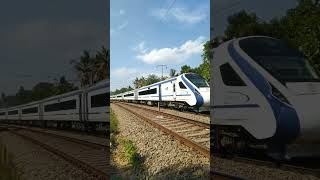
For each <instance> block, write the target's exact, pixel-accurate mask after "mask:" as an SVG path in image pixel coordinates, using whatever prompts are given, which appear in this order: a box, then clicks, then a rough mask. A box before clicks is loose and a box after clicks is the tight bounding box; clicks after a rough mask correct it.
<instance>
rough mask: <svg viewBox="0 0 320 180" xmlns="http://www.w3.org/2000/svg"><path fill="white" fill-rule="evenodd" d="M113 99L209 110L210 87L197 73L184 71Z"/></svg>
mask: <svg viewBox="0 0 320 180" xmlns="http://www.w3.org/2000/svg"><path fill="white" fill-rule="evenodd" d="M111 100H115V101H126V102H133V103H142V104H148V105H156V104H158V103H159V102H160V103H161V105H162V106H166V107H174V108H178V109H181V110H189V109H192V110H196V111H209V110H210V109H209V106H210V87H209V84H208V83H207V81H206V80H205V79H204V78H203V77H202V76H200V75H198V74H196V73H184V74H181V75H179V76H176V77H172V78H169V79H166V80H163V81H160V82H157V83H154V84H151V85H148V86H144V87H141V88H138V89H134V90H132V91H128V92H124V93H121V94H116V95H113V96H111Z"/></svg>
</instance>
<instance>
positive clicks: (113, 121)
mask: <svg viewBox="0 0 320 180" xmlns="http://www.w3.org/2000/svg"><path fill="white" fill-rule="evenodd" d="M117 133H118V119H117V117H116V115H115V114H114V112H113V111H112V109H111V108H110V143H111V145H112V146H113V147H115V146H116V145H117V144H116V143H117V142H116V137H115V136H116V134H117Z"/></svg>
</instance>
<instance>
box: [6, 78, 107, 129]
mask: <svg viewBox="0 0 320 180" xmlns="http://www.w3.org/2000/svg"><path fill="white" fill-rule="evenodd" d="M109 104H110V97H109V81H102V82H100V83H97V84H95V85H94V86H92V87H89V88H85V89H81V90H76V91H72V92H69V93H65V94H61V95H57V96H54V97H49V98H46V99H43V100H40V101H37V102H31V103H28V104H24V105H20V106H16V107H10V108H8V109H0V121H5V122H6V121H9V122H25V121H29V122H30V123H31V122H36V124H42V123H47V122H48V123H51V122H58V123H60V122H66V123H70V124H72V123H87V124H90V123H91V124H95V125H96V124H100V125H101V124H103V125H105V124H107V123H108V122H109V117H108V114H109Z"/></svg>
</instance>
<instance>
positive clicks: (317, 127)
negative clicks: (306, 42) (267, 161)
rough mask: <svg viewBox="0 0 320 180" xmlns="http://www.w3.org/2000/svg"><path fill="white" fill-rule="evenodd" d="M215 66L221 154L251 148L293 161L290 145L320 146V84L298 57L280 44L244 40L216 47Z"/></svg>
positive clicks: (215, 111)
mask: <svg viewBox="0 0 320 180" xmlns="http://www.w3.org/2000/svg"><path fill="white" fill-rule="evenodd" d="M211 66H212V67H211V69H212V70H211V79H212V80H213V88H212V92H211V94H212V99H213V101H212V105H213V109H212V111H211V114H212V115H213V117H212V119H213V120H212V121H211V123H212V124H213V127H214V130H215V132H216V133H217V138H216V139H215V143H216V144H215V145H216V147H220V150H222V149H223V148H224V149H229V150H230V149H231V150H233V151H237V150H239V151H241V150H244V149H246V148H247V147H248V145H249V146H251V147H252V146H255V147H260V148H261V147H263V148H264V149H265V150H267V151H266V152H268V154H269V155H271V156H273V157H274V158H290V156H291V157H292V156H294V155H293V154H291V155H290V152H289V150H290V147H291V146H292V145H294V146H295V147H296V146H297V145H298V146H300V147H301V148H302V149H303V147H310V146H313V145H314V144H313V143H319V141H320V107H319V105H320V81H319V77H318V76H317V74H316V73H315V71H314V69H313V68H312V67H311V65H310V64H309V63H308V61H307V60H306V59H305V58H304V57H303V55H302V54H301V53H300V52H298V51H297V50H295V49H293V48H290V47H289V46H288V45H286V44H285V43H284V42H282V41H280V40H278V39H274V38H270V37H263V36H252V37H243V38H238V39H233V40H230V41H228V42H225V43H223V44H221V45H220V46H219V47H218V48H216V50H215V51H214V59H213V61H212V63H211ZM301 151H302V152H305V153H308V152H306V151H305V150H301ZM295 153H297V151H296V152H295ZM296 155H297V154H296ZM300 155H301V154H300Z"/></svg>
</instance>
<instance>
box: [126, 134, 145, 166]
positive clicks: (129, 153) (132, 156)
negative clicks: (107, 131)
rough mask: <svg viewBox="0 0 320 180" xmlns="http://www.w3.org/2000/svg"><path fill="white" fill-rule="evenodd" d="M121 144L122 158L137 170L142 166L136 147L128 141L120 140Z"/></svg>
mask: <svg viewBox="0 0 320 180" xmlns="http://www.w3.org/2000/svg"><path fill="white" fill-rule="evenodd" d="M121 144H122V145H123V148H124V149H123V150H124V158H125V159H126V160H127V161H128V162H129V164H130V165H132V167H133V168H134V169H139V168H140V167H141V165H142V164H141V163H142V162H141V158H140V155H139V153H138V149H137V146H136V145H135V144H134V143H133V142H132V141H131V140H128V139H122V141H121Z"/></svg>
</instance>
